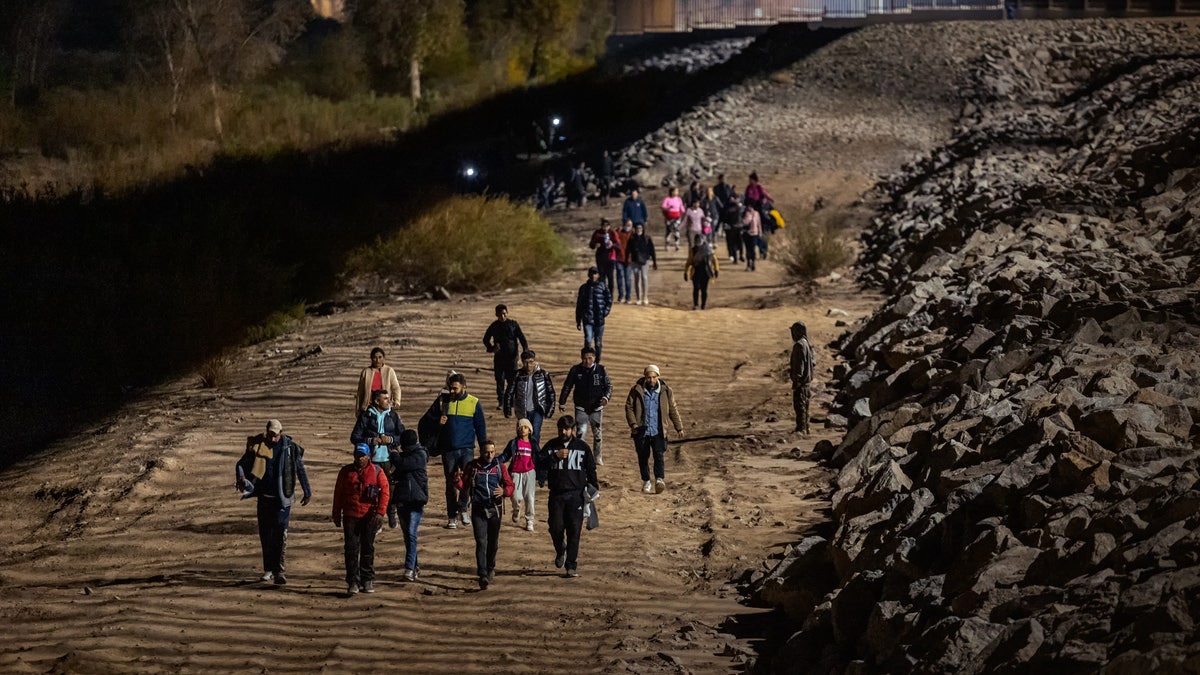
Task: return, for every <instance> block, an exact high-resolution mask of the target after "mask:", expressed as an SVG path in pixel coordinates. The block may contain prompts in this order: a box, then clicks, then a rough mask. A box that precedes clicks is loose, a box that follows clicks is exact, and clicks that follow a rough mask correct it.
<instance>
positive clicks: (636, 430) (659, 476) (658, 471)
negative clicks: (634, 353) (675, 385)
mask: <svg viewBox="0 0 1200 675" xmlns="http://www.w3.org/2000/svg"><path fill="white" fill-rule="evenodd" d="M668 419H669V420H670V421H671V425H672V426H673V427H675V433H676V434H678V435H679V438H683V422H682V421H680V419H679V408H677V407H676V406H675V395H674V393H673V392H672V391H671V388H670V387H669V386H667V383H666V382H664V381H663V380H662V379H661V378H660V375H659V369H658V366H656V365H653V364H651V365H648V366H646V369H645V370H644V371H643V376H642V379H640V380H638V381H637V384H635V385H633V388H632V389H630V390H629V396H627V397H626V398H625V421H626V422H627V423H628V424H629V433H630V436H632V437H633V445H634V448H635V449H636V450H637V456H638V470H639V471H640V472H641V476H642V480H643V481H644V483H643V485H642V492H645V493H647V494H649V493H650V492H654V493H662V492H663V491H664V490H666V489H667V482H666V460H665V458H666V454H667V429H666V422H667V420H668ZM651 455H653V457H654V482H653V483H651V482H650V468H649V466H648V462H649V461H650V457H651Z"/></svg>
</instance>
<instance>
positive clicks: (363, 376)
mask: <svg viewBox="0 0 1200 675" xmlns="http://www.w3.org/2000/svg"><path fill="white" fill-rule="evenodd" d="M384 358H385V355H384V353H383V349H382V348H380V347H376V348H374V349H372V350H371V365H370V366H369V367H367V368H363V370H362V373H360V374H359V376H358V393H357V394H355V397H354V410H355V413H356V414H357V413H360V412H362V411H364V410H366V409H367V407H368V406H370V405H371V392H373V391H377V390H379V389H384V390H386V391H387V393H388V396H390V397H391V399H392V405H400V378H398V377H396V371H395V370H394V369H393V368H392V367H391V366H389V365H387V364H386V363H384Z"/></svg>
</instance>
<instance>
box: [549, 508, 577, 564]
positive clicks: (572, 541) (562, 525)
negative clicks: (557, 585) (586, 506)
mask: <svg viewBox="0 0 1200 675" xmlns="http://www.w3.org/2000/svg"><path fill="white" fill-rule="evenodd" d="M546 508H547V509H548V510H549V512H550V517H549V521H550V540H551V541H553V542H554V554H555V555H556V556H558V555H562V554H563V553H564V552H565V553H566V554H567V570H568V571H570V570H573V569H575V568H576V567H577V566H578V564H579V534H580V533H581V532H582V531H583V493H582V492H580V493H574V492H569V493H563V494H553V493H551V495H550V498H549V500H548V501H547V503H546Z"/></svg>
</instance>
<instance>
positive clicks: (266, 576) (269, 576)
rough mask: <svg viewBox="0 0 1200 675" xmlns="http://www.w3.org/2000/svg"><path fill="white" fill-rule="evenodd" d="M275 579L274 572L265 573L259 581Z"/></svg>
mask: <svg viewBox="0 0 1200 675" xmlns="http://www.w3.org/2000/svg"><path fill="white" fill-rule="evenodd" d="M274 578H275V573H274V572H263V575H262V576H261V577H259V578H258V579H259V581H270V580H272V579H274Z"/></svg>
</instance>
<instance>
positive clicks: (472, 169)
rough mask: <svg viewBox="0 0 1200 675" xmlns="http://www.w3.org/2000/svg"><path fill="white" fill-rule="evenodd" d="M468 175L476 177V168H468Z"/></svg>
mask: <svg viewBox="0 0 1200 675" xmlns="http://www.w3.org/2000/svg"><path fill="white" fill-rule="evenodd" d="M466 174H467V175H468V176H474V175H475V168H474V167H470V166H468V167H467V171H466Z"/></svg>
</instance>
